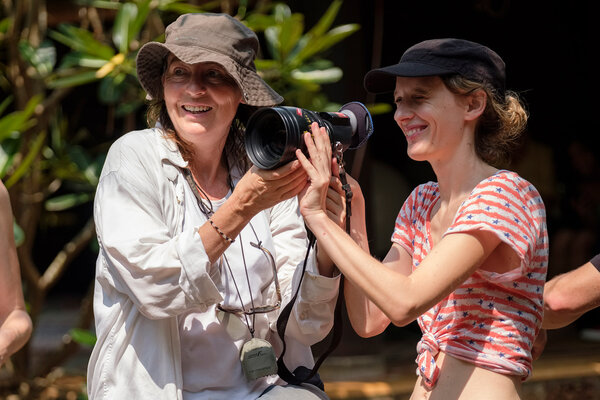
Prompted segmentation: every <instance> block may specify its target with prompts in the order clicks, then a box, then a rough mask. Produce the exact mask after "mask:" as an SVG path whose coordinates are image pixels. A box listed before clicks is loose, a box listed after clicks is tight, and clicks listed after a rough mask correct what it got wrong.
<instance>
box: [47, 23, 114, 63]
mask: <svg viewBox="0 0 600 400" xmlns="http://www.w3.org/2000/svg"><path fill="white" fill-rule="evenodd" d="M58 28H59V30H60V32H58V31H49V32H48V35H49V36H50V37H51V38H52V39H54V40H56V41H58V42H60V43H62V44H64V45H66V46H68V47H70V48H71V49H73V50H75V51H80V52H82V53H85V54H88V55H91V56H96V57H99V58H104V59H106V60H110V59H111V57H112V56H114V54H115V51H114V49H113V48H112V47H110V46H107V45H106V44H104V43H102V42H100V41H98V40H96V38H94V36H93V34H92V32H89V31H87V30H85V29H81V28H78V27H76V26H73V25H66V24H61V25H59V27H58Z"/></svg>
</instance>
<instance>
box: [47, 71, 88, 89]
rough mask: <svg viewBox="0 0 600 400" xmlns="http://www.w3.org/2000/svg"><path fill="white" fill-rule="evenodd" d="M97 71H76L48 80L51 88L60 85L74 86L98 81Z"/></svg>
mask: <svg viewBox="0 0 600 400" xmlns="http://www.w3.org/2000/svg"><path fill="white" fill-rule="evenodd" d="M97 80H98V78H97V77H96V71H83V72H74V73H73V74H72V75H69V76H65V77H62V78H56V79H53V80H51V81H49V82H48V87H49V88H51V89H55V88H60V87H73V86H78V85H84V84H86V83H90V82H94V81H97Z"/></svg>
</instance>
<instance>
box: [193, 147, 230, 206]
mask: <svg viewBox="0 0 600 400" xmlns="http://www.w3.org/2000/svg"><path fill="white" fill-rule="evenodd" d="M213 160H215V161H212V160H211V159H210V158H208V157H202V158H201V157H198V156H197V155H194V158H193V159H192V160H190V161H189V166H188V168H189V169H190V171H191V172H192V177H193V178H194V181H195V182H196V184H197V185H198V186H199V187H200V188H201V189H202V191H203V192H204V193H205V194H206V195H207V196H208V198H209V199H210V200H218V199H222V198H223V197H225V196H226V195H227V193H228V192H229V189H230V177H229V168H228V167H227V164H226V163H225V160H224V158H223V157H219V158H215V157H213Z"/></svg>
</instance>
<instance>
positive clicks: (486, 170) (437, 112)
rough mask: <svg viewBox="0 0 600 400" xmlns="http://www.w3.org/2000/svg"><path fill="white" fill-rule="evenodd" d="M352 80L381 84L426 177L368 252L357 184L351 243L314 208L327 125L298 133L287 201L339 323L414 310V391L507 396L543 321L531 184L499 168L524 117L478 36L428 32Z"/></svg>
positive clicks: (362, 330)
mask: <svg viewBox="0 0 600 400" xmlns="http://www.w3.org/2000/svg"><path fill="white" fill-rule="evenodd" d="M365 86H366V88H367V90H369V91H371V92H376V93H378V92H386V91H392V90H393V91H394V100H395V103H396V111H395V114H394V119H395V121H396V122H397V124H398V126H399V127H400V128H401V130H402V132H403V133H404V135H405V137H406V140H407V143H408V147H407V152H408V155H409V157H411V158H412V159H414V160H417V161H427V162H429V163H430V164H431V166H432V168H433V170H434V172H435V174H436V177H437V182H427V183H424V184H421V185H419V186H418V187H416V188H415V189H414V191H413V192H412V193H411V194H410V196H409V197H408V199H407V200H406V201H405V203H404V205H403V206H402V207H401V208H400V212H399V214H398V217H397V219H396V223H395V228H394V233H393V235H392V238H391V240H392V246H391V248H390V250H389V252H388V254H387V256H386V257H385V259H384V260H383V262H380V261H378V260H376V259H374V258H372V257H371V256H370V255H369V254H368V245H367V241H366V233H365V229H364V226H365V224H364V201H363V199H362V194H361V192H360V189H359V188H358V187H357V184H354V186H355V188H354V190H353V192H354V193H355V197H354V198H353V204H354V205H355V206H356V207H354V208H353V215H352V226H353V227H354V232H353V237H354V239H355V240H356V243H355V242H354V241H353V240H352V238H350V237H349V236H348V235H346V234H345V232H344V231H343V230H342V229H341V228H340V227H339V226H338V225H337V224H335V223H333V222H332V221H331V220H330V219H329V218H327V214H326V212H325V208H324V204H325V203H324V201H323V199H324V198H325V197H326V189H327V185H328V183H329V175H330V169H329V163H328V157H330V149H329V147H330V146H329V144H328V138H327V137H326V136H324V135H319V134H317V135H315V138H314V141H313V140H312V139H310V136H307V137H306V138H305V140H306V142H307V145H308V146H309V150H310V156H311V158H310V161H309V160H308V159H307V158H306V157H304V156H303V155H302V153H301V152H297V156H298V158H299V159H300V160H301V161H302V163H303V166H304V167H305V169H306V171H307V172H308V174H309V178H310V179H311V186H310V187H309V188H308V189H307V193H306V195H305V196H304V197H303V199H302V200H301V202H300V209H301V212H302V214H303V215H304V218H305V221H306V223H307V224H308V226H309V228H310V229H311V231H312V232H314V234H315V236H316V237H317V240H318V242H317V243H318V246H319V247H320V248H324V249H325V250H326V251H327V253H328V254H330V255H332V258H333V261H334V263H335V264H336V265H337V267H338V268H339V269H340V270H341V271H342V273H343V274H344V275H345V276H346V277H347V280H346V282H347V284H346V304H347V307H348V312H349V315H350V318H351V321H352V325H353V327H354V329H355V330H356V331H357V332H358V333H359V334H360V335H362V336H365V337H367V336H373V335H377V334H379V333H380V332H382V331H383V330H384V329H385V328H386V327H387V326H388V325H389V324H390V322H391V323H393V324H395V325H399V326H404V325H406V324H408V323H410V322H412V321H414V320H417V321H418V324H419V326H420V328H421V330H422V333H423V336H422V339H421V341H420V342H419V343H418V345H417V353H418V356H417V359H416V362H417V364H418V367H417V375H418V378H417V382H416V384H415V388H414V392H413V396H412V398H413V399H422V398H430V399H482V398H485V399H492V400H493V399H502V400H506V399H518V398H520V393H521V381H522V380H524V379H526V378H527V377H528V376H530V374H531V363H532V356H531V349H532V343H533V341H534V338H535V336H536V334H537V332H538V331H539V328H540V325H541V322H542V308H543V300H542V292H543V286H544V281H545V278H546V269H547V263H548V238H547V231H546V219H545V208H544V204H543V202H542V199H541V197H540V195H539V193H538V192H537V190H536V189H535V188H534V187H533V185H532V184H531V183H529V182H527V181H526V180H525V179H523V178H521V177H520V176H518V175H517V174H516V173H514V172H511V171H508V170H504V169H499V167H500V165H502V162H503V161H504V158H505V156H507V155H508V153H509V151H510V150H511V148H512V146H513V143H514V140H515V139H516V138H517V137H518V135H519V134H520V133H521V131H522V130H523V127H524V125H525V123H526V120H527V114H526V112H525V111H524V109H523V107H522V106H521V103H520V102H519V100H518V98H517V97H516V95H515V94H514V93H512V92H509V91H507V90H506V89H505V76H504V63H503V61H502V59H501V58H500V57H499V56H498V55H497V54H496V53H495V52H493V51H492V50H490V49H489V48H487V47H485V46H482V45H480V44H477V43H473V42H470V41H465V40H458V39H439V40H428V41H425V42H421V43H419V44H417V45H415V46H413V47H411V48H409V49H408V50H407V51H406V52H405V53H404V54H403V56H402V58H401V59H400V62H399V63H398V64H395V65H392V66H389V67H386V68H381V69H375V70H372V71H370V72H369V73H368V74H367V75H366V77H365ZM359 205H360V206H359ZM357 243H358V244H357Z"/></svg>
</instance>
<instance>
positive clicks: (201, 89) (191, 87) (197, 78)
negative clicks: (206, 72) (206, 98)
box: [186, 74, 206, 96]
mask: <svg viewBox="0 0 600 400" xmlns="http://www.w3.org/2000/svg"><path fill="white" fill-rule="evenodd" d="M186 89H187V91H188V93H189V94H191V95H195V96H198V95H201V94H203V93H206V82H205V81H204V79H203V78H202V74H193V75H192V79H190V81H189V82H188V85H187V88H186Z"/></svg>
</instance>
